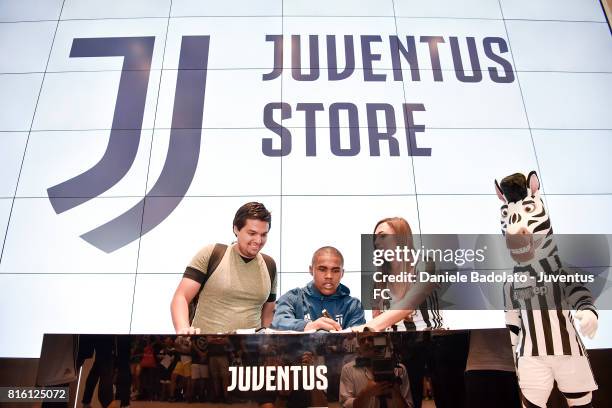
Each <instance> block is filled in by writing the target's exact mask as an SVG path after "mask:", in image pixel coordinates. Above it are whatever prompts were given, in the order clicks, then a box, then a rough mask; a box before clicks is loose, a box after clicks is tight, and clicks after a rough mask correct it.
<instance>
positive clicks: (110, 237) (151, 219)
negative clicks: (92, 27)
mask: <svg viewBox="0 0 612 408" xmlns="http://www.w3.org/2000/svg"><path fill="white" fill-rule="evenodd" d="M209 40H210V37H209V36H185V37H183V39H182V44H181V55H180V59H179V71H178V77H177V80H176V91H175V96H174V110H173V113H172V130H171V133H170V145H169V147H168V154H167V157H166V162H165V163H164V166H163V169H162V172H161V174H160V176H159V179H158V180H157V181H156V182H155V185H154V186H153V187H152V188H151V190H150V191H149V192H148V193H147V194H146V195H145V197H144V198H143V199H142V200H141V201H140V202H139V203H138V204H136V205H135V206H134V207H132V208H131V209H129V210H128V211H126V212H125V213H123V214H121V215H119V216H118V217H116V218H114V219H113V220H111V221H109V222H107V223H106V224H103V225H101V226H99V227H97V228H95V229H93V230H91V231H89V232H86V233H85V234H83V235H81V237H82V238H83V239H84V240H86V241H87V242H89V243H90V244H92V245H94V246H95V247H97V248H99V249H101V250H103V251H105V252H112V251H115V250H117V249H119V248H121V247H123V246H125V245H127V244H129V243H130V242H132V241H134V240H136V239H138V238H139V237H140V236H142V235H143V234H146V233H147V232H149V231H151V230H152V229H153V228H155V227H156V226H157V225H159V224H160V223H161V222H162V221H163V220H165V219H166V217H168V216H169V215H170V213H172V211H174V209H175V208H176V207H177V206H178V204H179V203H180V202H181V200H182V199H183V197H184V196H185V193H186V192H187V190H188V188H189V186H190V185H191V182H192V180H193V176H194V174H195V170H196V167H197V165H198V157H199V153H200V141H201V136H202V129H201V128H202V116H203V113H204V95H205V91H206V73H207V67H208V48H209ZM154 43H155V37H120V38H75V39H74V41H73V43H72V49H71V51H70V56H71V57H111V56H123V57H124V59H123V67H122V71H121V79H120V82H119V91H118V94H117V103H116V105H115V112H114V116H113V124H112V129H111V133H110V139H109V142H108V146H107V148H106V151H105V152H104V155H103V156H102V158H101V159H100V161H99V162H98V163H96V164H95V165H94V166H93V167H91V168H90V169H89V170H87V171H85V172H83V173H81V174H79V175H78V176H76V177H73V178H71V179H70V180H66V181H64V182H63V183H60V184H58V185H55V186H53V187H50V188H49V189H47V193H48V194H49V200H50V201H51V205H53V208H54V209H55V212H56V213H58V214H59V213H62V212H64V211H67V210H70V209H72V208H74V207H77V206H79V205H81V204H83V203H84V202H86V201H88V200H91V199H92V198H94V197H97V196H99V195H100V194H102V193H104V192H105V191H107V190H108V189H110V188H111V187H113V186H114V185H115V184H117V183H118V182H119V180H121V179H122V178H123V177H124V176H125V175H126V174H127V172H128V170H129V169H130V167H131V166H132V164H133V163H134V159H135V157H136V152H137V150H138V144H139V142H140V133H141V130H142V120H143V116H144V108H145V101H146V95H147V86H148V83H149V72H150V70H151V59H152V56H153V45H154ZM151 197H165V199H164V200H147V199H148V198H151ZM145 206H146V211H145ZM143 211H145V212H144V216H143ZM141 222H142V226H141Z"/></svg>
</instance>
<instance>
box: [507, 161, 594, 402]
mask: <svg viewBox="0 0 612 408" xmlns="http://www.w3.org/2000/svg"><path fill="white" fill-rule="evenodd" d="M539 189H540V181H539V180H538V176H537V174H536V172H535V171H532V172H531V173H529V175H528V176H527V177H525V176H524V175H523V174H521V173H516V174H512V175H510V176H508V177H505V178H504V179H503V180H502V181H501V183H498V182H497V180H495V191H496V192H497V196H498V197H499V199H500V200H501V201H502V202H503V205H502V206H501V228H502V234H503V235H504V236H505V240H506V247H507V248H508V250H509V251H510V256H511V257H512V259H513V260H514V262H515V266H514V273H515V274H527V277H528V279H527V280H526V281H525V282H524V283H521V282H507V283H506V284H505V285H504V294H505V296H504V298H505V304H506V313H505V315H506V325H507V326H508V328H509V329H510V337H511V340H512V348H513V350H514V353H515V357H516V372H517V376H518V379H519V386H520V388H521V394H522V396H521V400H522V403H523V407H527V408H531V407H546V402H547V401H548V398H549V396H550V393H551V391H552V388H553V382H554V381H557V385H558V387H559V390H560V391H561V392H562V393H563V395H564V396H565V398H566V399H567V402H568V405H569V406H570V407H592V404H591V398H592V391H593V390H596V389H597V384H596V383H595V379H594V378H593V373H592V371H591V368H590V364H589V360H588V357H587V354H586V350H585V348H584V345H583V344H582V341H581V340H580V337H579V336H578V335H577V333H576V328H575V326H574V319H573V317H572V314H571V313H570V308H574V309H575V310H577V312H576V319H578V320H579V321H580V332H581V333H582V334H583V335H585V336H588V337H589V338H593V336H594V335H595V332H596V331H597V325H598V322H597V310H596V309H595V306H594V305H593V298H592V296H591V293H590V292H589V290H588V289H587V288H585V287H584V286H582V285H581V284H578V283H555V284H551V283H546V282H540V281H539V280H541V279H538V278H539V277H540V276H541V275H542V274H543V275H559V274H567V273H568V272H567V270H566V269H565V268H564V267H563V266H562V263H561V260H560V258H559V254H558V247H557V245H556V244H555V241H554V236H553V233H552V227H551V225H550V219H549V217H548V214H547V212H546V209H545V208H544V202H543V201H542V199H541V198H540V192H539Z"/></svg>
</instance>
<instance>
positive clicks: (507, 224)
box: [495, 171, 552, 263]
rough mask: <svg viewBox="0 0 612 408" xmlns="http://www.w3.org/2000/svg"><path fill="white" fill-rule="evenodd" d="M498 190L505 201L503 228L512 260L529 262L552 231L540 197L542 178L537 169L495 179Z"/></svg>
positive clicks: (502, 217) (503, 205)
mask: <svg viewBox="0 0 612 408" xmlns="http://www.w3.org/2000/svg"><path fill="white" fill-rule="evenodd" d="M495 192H496V193H497V197H499V199H500V200H501V201H502V203H503V204H502V206H501V214H500V216H501V228H502V234H504V235H505V237H506V246H507V247H508V250H509V251H510V255H511V256H512V259H514V260H515V261H516V262H519V263H529V262H531V261H532V260H533V259H534V258H536V259H537V258H539V256H536V253H537V252H538V251H540V250H541V249H543V246H548V242H546V243H545V238H547V237H548V236H550V235H551V234H552V228H551V226H550V219H549V218H548V213H547V212H546V208H544V202H543V201H542V199H541V198H540V180H539V179H538V175H537V174H536V172H535V171H532V172H530V173H529V175H528V176H527V177H525V176H524V175H523V174H521V173H515V174H511V175H510V176H507V177H504V178H503V179H502V181H501V183H498V182H497V180H495Z"/></svg>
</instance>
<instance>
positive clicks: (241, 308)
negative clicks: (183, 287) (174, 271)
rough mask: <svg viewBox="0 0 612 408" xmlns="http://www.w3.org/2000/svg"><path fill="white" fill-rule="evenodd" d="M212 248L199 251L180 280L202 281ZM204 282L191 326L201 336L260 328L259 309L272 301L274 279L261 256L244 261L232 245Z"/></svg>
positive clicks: (274, 291)
mask: <svg viewBox="0 0 612 408" xmlns="http://www.w3.org/2000/svg"><path fill="white" fill-rule="evenodd" d="M214 247H215V245H214V244H211V245H207V246H205V247H204V248H202V249H201V250H200V251H199V252H198V253H197V254H196V255H195V256H194V257H193V259H192V260H191V262H190V263H189V266H188V267H187V269H186V270H185V273H184V274H183V276H184V277H186V278H189V279H193V280H195V281H197V282H199V283H202V282H204V279H205V276H206V271H207V269H208V261H209V259H210V256H211V254H212V251H213V249H214ZM212 272H213V271H211V275H210V278H209V279H208V280H207V281H206V284H205V285H204V288H203V289H202V292H201V293H200V298H199V300H198V305H197V308H196V312H195V316H194V318H193V322H192V326H193V327H197V328H199V329H200V330H201V331H202V332H203V333H224V332H229V331H233V330H237V329H251V328H256V327H260V326H261V309H262V306H263V304H264V303H265V302H273V301H274V300H275V298H276V278H275V281H274V282H270V273H269V272H268V267H267V266H266V262H265V260H264V258H263V256H262V255H261V254H257V256H256V257H255V258H253V259H250V260H248V259H247V260H246V261H245V259H244V258H243V257H241V256H240V253H239V252H238V250H237V248H236V244H233V245H230V246H228V247H227V250H226V251H225V254H224V255H223V258H222V259H221V262H220V263H219V266H218V267H217V268H216V269H215V270H214V273H212Z"/></svg>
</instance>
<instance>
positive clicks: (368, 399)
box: [340, 333, 414, 408]
mask: <svg viewBox="0 0 612 408" xmlns="http://www.w3.org/2000/svg"><path fill="white" fill-rule="evenodd" d="M357 341H358V343H359V348H358V354H359V357H357V358H356V359H355V361H351V362H350V363H347V364H346V365H344V367H342V374H340V403H341V404H342V407H348V408H379V407H381V408H382V407H388V408H391V407H398V408H407V407H409V408H413V407H414V405H413V403H412V396H411V394H410V383H409V381H408V374H407V372H406V367H404V366H403V365H402V364H393V362H392V360H391V359H390V358H385V357H386V356H385V351H386V349H387V338H386V336H384V335H380V334H379V335H376V334H374V333H359V334H358V335H357ZM380 343H382V344H380Z"/></svg>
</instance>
